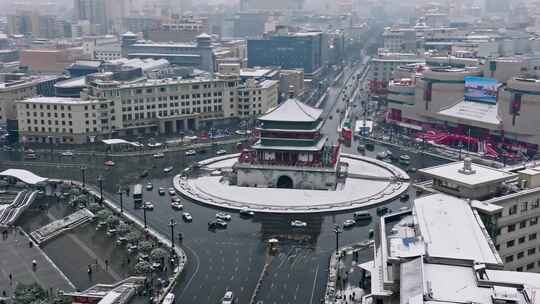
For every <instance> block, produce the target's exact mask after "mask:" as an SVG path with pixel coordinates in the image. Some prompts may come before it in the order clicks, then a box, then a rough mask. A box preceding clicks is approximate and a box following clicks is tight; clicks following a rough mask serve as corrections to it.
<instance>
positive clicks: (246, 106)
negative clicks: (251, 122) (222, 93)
mask: <svg viewBox="0 0 540 304" xmlns="http://www.w3.org/2000/svg"><path fill="white" fill-rule="evenodd" d="M278 85H279V82H278V81H276V80H263V81H261V82H258V81H256V80H254V79H248V80H247V81H246V82H245V84H244V85H243V86H240V87H239V88H238V105H237V115H238V117H240V118H255V117H257V116H259V115H261V114H264V113H266V112H267V111H268V110H270V109H271V108H273V107H276V106H277V104H278V88H279V86H278Z"/></svg>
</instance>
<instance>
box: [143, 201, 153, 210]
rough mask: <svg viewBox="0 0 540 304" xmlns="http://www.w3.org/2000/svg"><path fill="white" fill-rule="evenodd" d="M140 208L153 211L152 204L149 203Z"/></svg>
mask: <svg viewBox="0 0 540 304" xmlns="http://www.w3.org/2000/svg"><path fill="white" fill-rule="evenodd" d="M142 208H143V209H146V210H154V204H152V203H151V202H144V203H143V205H142Z"/></svg>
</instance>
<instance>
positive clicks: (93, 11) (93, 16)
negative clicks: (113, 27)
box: [73, 0, 109, 34]
mask: <svg viewBox="0 0 540 304" xmlns="http://www.w3.org/2000/svg"><path fill="white" fill-rule="evenodd" d="M73 11H74V14H75V16H74V17H75V20H78V21H82V20H87V21H88V22H90V25H91V27H92V32H94V34H105V33H106V32H107V29H108V28H109V24H108V13H107V6H106V0H74V3H73Z"/></svg>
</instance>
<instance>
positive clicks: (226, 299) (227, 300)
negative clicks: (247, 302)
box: [221, 291, 234, 304]
mask: <svg viewBox="0 0 540 304" xmlns="http://www.w3.org/2000/svg"><path fill="white" fill-rule="evenodd" d="M233 302H234V294H233V292H232V291H227V292H226V293H225V295H224V296H223V300H222V301H221V304H233Z"/></svg>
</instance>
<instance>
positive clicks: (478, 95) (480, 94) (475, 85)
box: [465, 76, 500, 104]
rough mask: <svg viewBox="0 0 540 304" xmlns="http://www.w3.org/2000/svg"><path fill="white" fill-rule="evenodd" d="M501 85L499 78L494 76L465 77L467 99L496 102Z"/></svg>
mask: <svg viewBox="0 0 540 304" xmlns="http://www.w3.org/2000/svg"><path fill="white" fill-rule="evenodd" d="M499 85H500V84H499V83H498V82H497V80H496V79H492V78H485V77H474V76H468V77H465V100H468V101H478V102H485V103H493V104H495V103H497V89H498V88H499Z"/></svg>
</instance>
